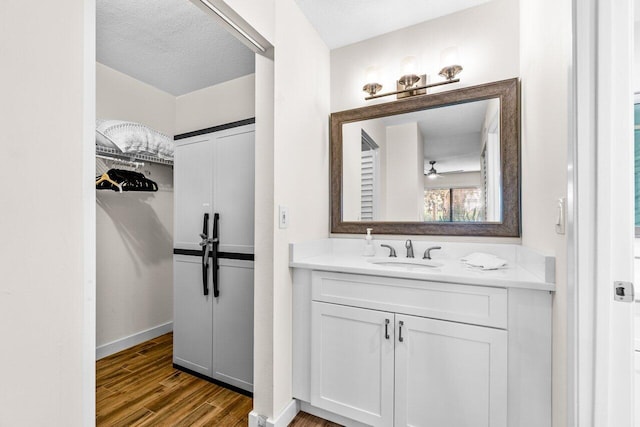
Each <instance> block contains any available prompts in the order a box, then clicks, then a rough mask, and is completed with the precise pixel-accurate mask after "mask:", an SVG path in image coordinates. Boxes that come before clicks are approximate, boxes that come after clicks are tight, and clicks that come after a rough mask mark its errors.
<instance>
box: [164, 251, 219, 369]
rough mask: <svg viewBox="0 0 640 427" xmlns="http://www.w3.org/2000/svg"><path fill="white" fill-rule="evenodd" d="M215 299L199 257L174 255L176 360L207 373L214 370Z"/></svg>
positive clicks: (174, 345) (174, 358)
mask: <svg viewBox="0 0 640 427" xmlns="http://www.w3.org/2000/svg"><path fill="white" fill-rule="evenodd" d="M210 281H211V274H210V275H209V282H210ZM209 288H210V289H211V283H209ZM212 300H213V294H212V293H211V292H210V293H209V295H204V289H203V284H202V260H201V259H200V257H193V256H185V255H174V256H173V363H175V364H177V365H180V366H182V367H184V368H187V369H191V370H192V371H195V372H198V373H200V374H203V375H207V376H211V372H212V371H211V346H212V343H213V329H212V323H211V316H212V307H213V306H212Z"/></svg>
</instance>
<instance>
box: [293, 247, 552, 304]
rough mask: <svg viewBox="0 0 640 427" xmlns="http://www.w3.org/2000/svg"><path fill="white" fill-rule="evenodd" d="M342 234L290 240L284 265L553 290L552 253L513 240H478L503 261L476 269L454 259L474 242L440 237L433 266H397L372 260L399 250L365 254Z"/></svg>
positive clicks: (415, 259) (401, 258) (385, 258)
mask: <svg viewBox="0 0 640 427" xmlns="http://www.w3.org/2000/svg"><path fill="white" fill-rule="evenodd" d="M347 240H355V239H324V240H319V241H315V242H305V243H301V244H292V245H291V261H290V263H289V266H290V267H293V268H305V269H310V270H322V271H334V272H342V273H352V274H366V275H373V276H384V277H399V278H405V279H418V280H430V281H438V282H449V283H462V284H469V285H479V286H493V287H504V288H525V289H534V290H541V291H552V292H553V291H555V283H553V277H554V276H555V268H554V266H552V267H551V268H550V267H549V264H550V263H551V264H552V262H551V261H550V260H553V261H554V259H553V258H552V257H546V256H543V255H540V254H536V253H534V252H532V251H530V250H528V249H526V248H524V249H521V248H522V247H521V246H519V245H482V247H481V248H482V249H483V252H486V253H493V254H495V255H497V256H501V257H503V258H504V259H506V260H507V267H506V268H503V269H499V270H480V269H477V268H472V267H469V266H467V265H465V264H463V263H462V262H460V257H461V256H463V255H464V254H468V253H471V252H476V251H477V249H478V248H477V247H476V245H475V244H468V245H467V244H460V243H457V244H444V243H441V242H439V243H438V246H442V250H441V251H438V252H436V251H434V252H433V258H434V259H433V262H434V263H437V264H438V266H437V267H431V268H429V267H416V268H413V267H411V266H408V267H404V268H403V267H399V266H386V265H378V264H375V263H374V262H384V261H389V260H391V261H394V260H395V261H403V260H405V257H404V256H403V255H404V253H403V252H400V251H398V257H397V258H388V257H386V256H380V255H382V251H379V253H377V254H376V255H377V256H375V257H365V256H363V255H358V254H357V253H358V251H357V249H358V248H360V247H363V243H353V242H347ZM356 242H357V240H356ZM380 243H381V242H377V245H378V246H379V244H380ZM385 243H388V242H385ZM395 246H398V242H396V245H395ZM492 246H498V248H495V250H493V251H492V249H494V248H493V247H492ZM354 249H355V251H354ZM465 252H466V253H465ZM496 252H497V253H496ZM511 252H512V253H511ZM359 253H362V251H360V252H359ZM415 253H416V258H414V259H410V260H411V261H413V262H416V263H420V262H422V261H421V259H420V258H418V257H421V255H420V254H421V253H422V252H418V251H416V252H415ZM460 254H463V255H460ZM518 261H521V262H518ZM545 264H546V269H545ZM541 266H542V267H541ZM545 270H546V271H545ZM550 270H551V271H550Z"/></svg>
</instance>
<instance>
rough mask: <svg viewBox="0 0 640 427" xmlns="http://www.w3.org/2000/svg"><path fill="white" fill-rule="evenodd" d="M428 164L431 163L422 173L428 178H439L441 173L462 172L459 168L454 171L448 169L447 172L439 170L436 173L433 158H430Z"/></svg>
mask: <svg viewBox="0 0 640 427" xmlns="http://www.w3.org/2000/svg"><path fill="white" fill-rule="evenodd" d="M429 164H430V165H431V169H429V170H428V171H426V172H425V173H424V175H425V176H426V177H427V178H429V179H436V178H440V177H441V176H442V175H447V174H450V173H460V172H464V170H463V169H460V170H456V171H448V172H440V173H438V171H437V170H436V167H435V164H436V161H435V160H430V161H429Z"/></svg>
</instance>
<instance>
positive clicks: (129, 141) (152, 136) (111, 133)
mask: <svg viewBox="0 0 640 427" xmlns="http://www.w3.org/2000/svg"><path fill="white" fill-rule="evenodd" d="M96 142H97V143H98V144H99V145H104V146H109V145H112V146H114V147H117V148H118V149H120V151H122V152H123V153H128V154H148V155H151V156H157V157H160V158H161V159H168V160H170V159H172V158H173V148H174V145H173V141H172V139H171V138H169V137H168V136H167V135H165V134H163V133H162V132H158V131H157V130H155V129H151V128H149V127H147V126H145V125H143V124H140V123H132V122H125V121H122V120H102V119H98V120H96Z"/></svg>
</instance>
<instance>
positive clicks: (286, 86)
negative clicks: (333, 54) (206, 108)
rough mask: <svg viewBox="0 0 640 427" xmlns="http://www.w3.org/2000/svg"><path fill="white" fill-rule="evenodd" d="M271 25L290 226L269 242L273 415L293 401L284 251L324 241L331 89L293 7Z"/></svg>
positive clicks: (319, 46) (280, 7)
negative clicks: (271, 259) (271, 249)
mask: <svg viewBox="0 0 640 427" xmlns="http://www.w3.org/2000/svg"><path fill="white" fill-rule="evenodd" d="M275 20H276V21H275V22H276V27H275V49H276V59H275V75H274V80H275V112H274V118H275V128H274V201H275V206H274V212H275V210H277V207H278V205H284V206H287V207H288V208H289V218H290V221H291V223H290V226H289V228H288V229H278V228H276V229H275V234H274V263H273V268H274V272H273V274H274V283H273V413H275V414H277V413H279V412H280V411H281V409H282V408H283V407H284V406H285V405H286V404H288V403H289V402H290V400H291V394H292V390H291V387H292V385H291V384H292V377H291V374H292V364H291V303H292V302H291V287H292V282H291V269H290V268H289V247H288V245H289V243H294V242H301V241H305V240H310V239H318V238H326V237H328V235H329V233H328V231H329V230H328V229H329V185H328V182H329V136H328V132H329V129H328V125H327V119H328V117H329V92H330V87H329V49H328V48H327V47H326V45H325V44H324V42H323V41H322V40H321V39H320V37H319V36H318V34H317V33H316V32H315V30H314V29H313V27H311V24H310V23H309V22H308V21H307V19H306V18H305V16H304V15H303V14H302V12H301V11H300V9H299V8H298V7H297V5H296V4H295V2H294V1H293V0H279V1H278V2H276V7H275ZM276 217H277V215H276ZM257 257H258V254H256V258H257ZM256 275H258V273H257V272H256ZM256 333H261V330H257V331H256ZM258 362H259V361H258Z"/></svg>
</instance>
